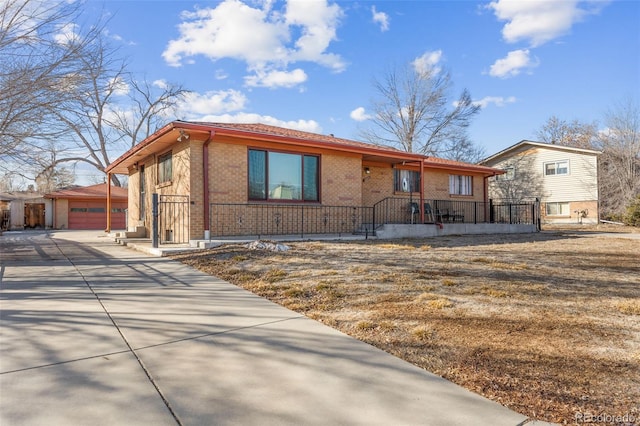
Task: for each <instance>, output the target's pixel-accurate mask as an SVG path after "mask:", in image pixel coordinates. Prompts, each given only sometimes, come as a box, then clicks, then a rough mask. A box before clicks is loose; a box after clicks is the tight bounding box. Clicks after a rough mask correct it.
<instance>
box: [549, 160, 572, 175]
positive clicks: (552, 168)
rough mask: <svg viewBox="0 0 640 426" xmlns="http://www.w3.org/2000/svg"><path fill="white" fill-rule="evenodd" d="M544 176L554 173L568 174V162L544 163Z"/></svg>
mask: <svg viewBox="0 0 640 426" xmlns="http://www.w3.org/2000/svg"><path fill="white" fill-rule="evenodd" d="M544 174H545V176H555V175H568V174H569V162H568V161H566V160H565V161H555V162H553V163H544Z"/></svg>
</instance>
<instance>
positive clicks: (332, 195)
mask: <svg viewBox="0 0 640 426" xmlns="http://www.w3.org/2000/svg"><path fill="white" fill-rule="evenodd" d="M320 163H321V165H320V179H321V191H322V192H321V198H320V199H321V201H322V204H323V205H325V206H361V205H362V160H361V159H360V158H359V157H342V156H337V155H327V154H325V155H323V156H322V157H321V159H320Z"/></svg>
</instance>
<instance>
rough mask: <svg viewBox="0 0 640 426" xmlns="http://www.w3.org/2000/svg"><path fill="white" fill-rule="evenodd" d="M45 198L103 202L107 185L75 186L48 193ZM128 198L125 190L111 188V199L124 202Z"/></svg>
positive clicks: (116, 187)
mask: <svg viewBox="0 0 640 426" xmlns="http://www.w3.org/2000/svg"><path fill="white" fill-rule="evenodd" d="M44 197H45V198H53V199H59V198H68V199H82V200H87V199H96V200H103V199H106V198H107V184H106V183H99V184H97V185H91V186H77V187H73V188H66V189H61V190H59V191H55V192H50V193H48V194H46V195H45V196H44ZM128 198H129V193H128V190H127V188H121V187H118V186H112V187H111V199H112V200H123V201H126V200H127V199H128Z"/></svg>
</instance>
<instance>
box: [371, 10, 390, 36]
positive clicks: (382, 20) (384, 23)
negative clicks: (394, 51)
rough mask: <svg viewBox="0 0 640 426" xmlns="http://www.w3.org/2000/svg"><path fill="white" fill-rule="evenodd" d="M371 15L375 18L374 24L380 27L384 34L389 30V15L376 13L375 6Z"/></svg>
mask: <svg viewBox="0 0 640 426" xmlns="http://www.w3.org/2000/svg"><path fill="white" fill-rule="evenodd" d="M371 15H372V16H373V22H375V23H376V24H378V25H380V31H382V32H384V31H387V30H388V29H389V15H387V14H386V13H384V12H378V11H376V7H375V6H371Z"/></svg>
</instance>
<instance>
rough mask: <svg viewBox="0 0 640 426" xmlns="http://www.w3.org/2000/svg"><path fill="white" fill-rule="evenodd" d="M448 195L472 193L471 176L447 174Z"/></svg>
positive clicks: (467, 194) (468, 194)
mask: <svg viewBox="0 0 640 426" xmlns="http://www.w3.org/2000/svg"><path fill="white" fill-rule="evenodd" d="M449 195H466V196H470V195H473V176H470V175H449Z"/></svg>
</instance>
